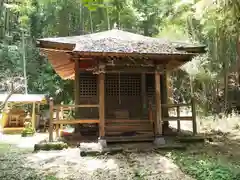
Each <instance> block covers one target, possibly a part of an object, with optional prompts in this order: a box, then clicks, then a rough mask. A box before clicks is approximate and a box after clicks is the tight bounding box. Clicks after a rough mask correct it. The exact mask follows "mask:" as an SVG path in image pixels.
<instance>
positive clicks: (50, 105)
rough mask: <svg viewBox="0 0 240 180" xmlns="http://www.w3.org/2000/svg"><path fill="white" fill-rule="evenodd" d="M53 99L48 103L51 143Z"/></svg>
mask: <svg viewBox="0 0 240 180" xmlns="http://www.w3.org/2000/svg"><path fill="white" fill-rule="evenodd" d="M53 105H54V104H53V98H50V102H49V113H50V116H49V129H48V132H49V141H50V142H52V141H53Z"/></svg>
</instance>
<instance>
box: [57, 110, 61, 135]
mask: <svg viewBox="0 0 240 180" xmlns="http://www.w3.org/2000/svg"><path fill="white" fill-rule="evenodd" d="M59 113H60V108H59V107H58V108H57V110H56V120H57V121H59ZM59 127H60V125H59V124H56V137H57V138H58V137H59Z"/></svg>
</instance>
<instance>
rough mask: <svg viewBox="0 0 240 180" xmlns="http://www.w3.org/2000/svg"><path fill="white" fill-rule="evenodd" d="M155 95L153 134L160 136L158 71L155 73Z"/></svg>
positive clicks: (160, 112) (160, 108) (160, 117)
mask: <svg viewBox="0 0 240 180" xmlns="http://www.w3.org/2000/svg"><path fill="white" fill-rule="evenodd" d="M155 95H156V121H155V132H156V135H162V107H161V86H160V73H159V72H158V71H156V72H155Z"/></svg>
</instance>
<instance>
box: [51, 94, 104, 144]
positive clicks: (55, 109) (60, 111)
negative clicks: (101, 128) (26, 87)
mask: <svg viewBox="0 0 240 180" xmlns="http://www.w3.org/2000/svg"><path fill="white" fill-rule="evenodd" d="M49 105H50V108H49V109H50V118H49V141H53V127H54V126H55V128H56V136H57V137H59V129H62V126H63V125H64V124H99V123H100V120H99V119H73V118H69V117H67V118H65V117H64V111H66V110H74V109H77V108H99V104H81V105H64V104H61V105H54V102H53V99H50V104H49ZM54 113H55V117H54Z"/></svg>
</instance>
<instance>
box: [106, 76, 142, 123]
mask: <svg viewBox="0 0 240 180" xmlns="http://www.w3.org/2000/svg"><path fill="white" fill-rule="evenodd" d="M105 87H106V116H107V118H118V117H119V118H120V117H121V118H126V119H128V118H137V117H138V116H139V115H140V110H139V109H140V108H141V75H140V74H126V73H124V74H123V73H122V74H120V73H116V74H107V75H106V81H105ZM139 107H140V108H139Z"/></svg>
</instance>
